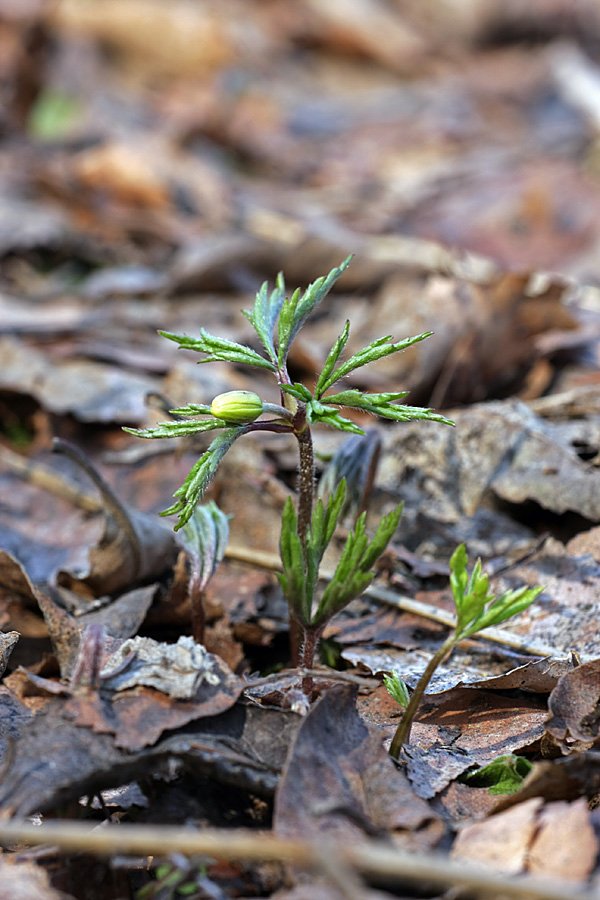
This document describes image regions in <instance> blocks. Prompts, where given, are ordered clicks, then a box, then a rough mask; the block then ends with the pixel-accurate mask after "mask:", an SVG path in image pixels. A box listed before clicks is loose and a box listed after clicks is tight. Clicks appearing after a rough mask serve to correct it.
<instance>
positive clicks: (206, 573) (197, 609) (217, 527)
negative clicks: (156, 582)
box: [179, 500, 229, 644]
mask: <svg viewBox="0 0 600 900" xmlns="http://www.w3.org/2000/svg"><path fill="white" fill-rule="evenodd" d="M179 540H180V542H181V545H182V547H183V549H184V550H185V552H186V555H187V558H188V569H189V583H188V594H189V598H190V605H191V608H192V636H193V638H194V640H195V641H196V643H197V644H203V643H204V628H205V625H206V615H205V610H204V592H205V590H206V586H207V584H208V582H209V581H210V579H211V578H212V576H213V575H214V574H215V572H216V570H217V567H218V565H219V563H220V562H221V560H222V559H223V556H224V555H225V549H226V547H227V541H228V540H229V516H226V515H225V513H224V512H223V511H222V510H220V509H219V507H218V506H217V504H216V503H215V502H214V501H213V500H211V502H210V503H199V504H198V506H197V507H196V509H195V510H194V511H193V513H192V515H191V516H190V518H189V519H188V521H187V522H186V523H185V525H184V526H183V528H182V529H181V532H180V538H179Z"/></svg>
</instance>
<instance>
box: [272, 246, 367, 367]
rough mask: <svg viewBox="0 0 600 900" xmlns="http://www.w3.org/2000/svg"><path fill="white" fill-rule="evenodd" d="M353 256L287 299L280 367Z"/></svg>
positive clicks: (281, 317) (281, 318) (280, 332)
mask: <svg viewBox="0 0 600 900" xmlns="http://www.w3.org/2000/svg"><path fill="white" fill-rule="evenodd" d="M351 259H352V256H348V257H347V258H346V259H345V260H344V262H343V263H341V265H339V266H337V267H336V268H335V269H332V270H331V272H330V273H329V275H326V276H324V277H322V278H317V280H316V281H314V282H313V283H312V284H310V285H309V286H308V287H307V289H306V290H305V291H304V293H303V294H302V295H300V291H299V290H296V291H294V293H293V295H292V296H291V297H290V299H289V300H285V301H284V303H283V306H282V307H281V312H280V313H279V329H278V339H279V348H278V362H279V366H280V368H282V367H283V366H284V365H285V362H286V359H287V356H288V353H289V349H290V346H291V344H292V341H293V340H294V338H295V337H296V335H297V334H298V332H299V331H300V329H301V328H302V326H303V325H304V323H305V322H306V320H307V319H308V317H309V316H310V314H311V313H312V312H313V311H314V310H315V309H316V308H317V306H318V305H319V303H321V301H322V300H323V299H324V298H325V297H326V296H327V294H328V293H329V291H330V290H331V288H332V287H333V285H334V284H335V282H336V281H337V280H338V278H339V277H340V275H341V274H342V272H344V271H345V269H347V268H348V266H349V265H350V260H351Z"/></svg>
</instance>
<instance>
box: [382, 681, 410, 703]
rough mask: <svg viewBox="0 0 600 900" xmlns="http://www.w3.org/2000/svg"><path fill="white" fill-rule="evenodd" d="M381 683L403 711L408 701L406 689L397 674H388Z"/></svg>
mask: <svg viewBox="0 0 600 900" xmlns="http://www.w3.org/2000/svg"><path fill="white" fill-rule="evenodd" d="M383 683H384V685H385V688H386V690H387V692H388V694H389V695H390V697H391V698H392V699H393V700H395V701H396V703H397V704H398V705H399V706H401V707H402V708H403V709H406V707H407V706H408V702H409V700H410V695H409V693H408V688H407V687H406V685H405V683H404V682H403V681H402V679H401V678H400V676H399V675H398V673H397V672H390V673H389V674H387V673H386V674H385V675H384V676H383Z"/></svg>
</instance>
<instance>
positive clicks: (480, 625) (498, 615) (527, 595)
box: [461, 586, 544, 637]
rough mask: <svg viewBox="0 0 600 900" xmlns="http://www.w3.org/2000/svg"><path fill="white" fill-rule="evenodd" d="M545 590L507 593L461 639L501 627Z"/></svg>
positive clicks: (472, 624)
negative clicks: (477, 632)
mask: <svg viewBox="0 0 600 900" xmlns="http://www.w3.org/2000/svg"><path fill="white" fill-rule="evenodd" d="M543 590H544V588H543V587H534V588H527V587H526V586H525V587H522V588H518V589H517V590H515V591H507V592H506V593H505V594H502V595H501V596H500V597H498V598H497V599H495V600H494V602H493V603H492V604H491V605H490V606H489V607H488V609H487V610H482V612H481V613H480V615H479V616H477V618H476V619H475V620H474V621H473V622H472V623H471V624H470V625H469V627H468V628H466V629H465V630H464V632H462V634H461V637H470V636H471V635H472V634H475V632H476V631H482V630H483V629H484V628H490V627H492V626H493V625H500V624H502V622H506V621H507V620H508V619H512V617H513V616H516V615H518V613H520V612H523V610H525V609H527V608H528V607H529V606H531V604H532V603H533V602H534V600H535V599H536V598H537V597H539V595H540V594H541V593H542V591H543Z"/></svg>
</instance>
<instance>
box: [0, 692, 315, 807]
mask: <svg viewBox="0 0 600 900" xmlns="http://www.w3.org/2000/svg"><path fill="white" fill-rule="evenodd" d="M148 693H151V692H150V691H148ZM159 696H163V695H159ZM164 700H165V701H167V700H168V698H166V697H165V698H164ZM171 702H172V703H181V702H182V701H171ZM64 712H65V702H64V701H63V700H60V699H59V700H55V701H54V702H53V703H52V704H51V705H50V706H49V707H48V708H47V709H46V711H45V713H44V714H42V715H37V716H34V717H30V720H29V722H28V723H25V724H23V725H22V726H20V737H19V739H18V742H17V743H16V745H14V752H12V753H11V754H10V756H9V757H8V758H7V760H6V763H5V765H4V768H3V769H2V771H1V772H0V817H1V818H10V817H11V816H15V815H16V816H27V815H31V814H32V813H34V812H37V811H40V810H41V811H42V812H43V811H46V810H51V809H54V808H55V807H56V806H57V805H58V804H61V803H65V802H68V801H69V800H73V799H77V798H78V797H80V796H81V795H82V794H86V793H88V792H89V791H94V792H95V791H98V790H103V789H105V788H111V787H118V786H119V785H122V784H126V783H127V782H128V781H129V780H130V779H131V778H132V777H135V778H137V779H141V778H143V777H144V776H145V775H149V774H153V775H156V774H160V773H162V772H164V773H165V774H167V775H168V776H169V777H172V773H173V764H174V763H177V762H180V763H181V764H182V765H183V767H185V768H187V769H188V770H189V771H190V772H191V773H192V774H193V775H194V777H195V778H198V779H201V778H203V777H208V778H211V780H213V781H215V782H218V783H220V784H228V785H231V786H233V787H238V788H240V789H241V790H245V791H250V792H251V793H253V794H256V795H258V796H260V797H270V796H272V794H273V791H274V790H275V787H276V785H277V782H278V779H279V773H280V771H281V768H282V766H283V763H284V761H285V756H286V753H287V749H288V747H289V744H290V743H291V742H292V740H293V737H294V735H295V734H296V731H297V729H298V725H299V722H300V719H299V718H298V716H296V715H294V714H293V713H284V712H282V711H281V710H276V711H274V710H269V709H262V708H260V707H257V706H252V707H245V706H242V705H241V704H236V705H235V706H232V707H231V708H230V709H228V710H227V712H225V713H223V714H222V715H219V716H208V717H207V718H204V719H201V720H199V721H197V722H194V723H193V724H189V725H188V726H187V727H186V728H185V729H184V730H183V731H182V732H178V731H175V732H173V733H171V734H169V735H163V737H162V738H161V739H160V740H159V741H158V742H157V743H156V744H154V746H152V747H143V748H141V749H137V750H128V749H124V748H119V747H117V746H116V745H115V741H114V738H113V736H112V735H110V734H106V733H103V734H102V733H100V734H98V733H95V732H93V731H92V730H91V729H89V728H81V727H79V726H78V725H77V724H75V722H73V721H72V720H70V719H69V718H66V717H65V715H64ZM23 715H26V716H29V714H28V713H27V711H26V710H24V713H23ZM143 724H144V717H143V716H142V719H141V721H140V726H143ZM42 747H43V751H44V752H43V754H40V748H42Z"/></svg>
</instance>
